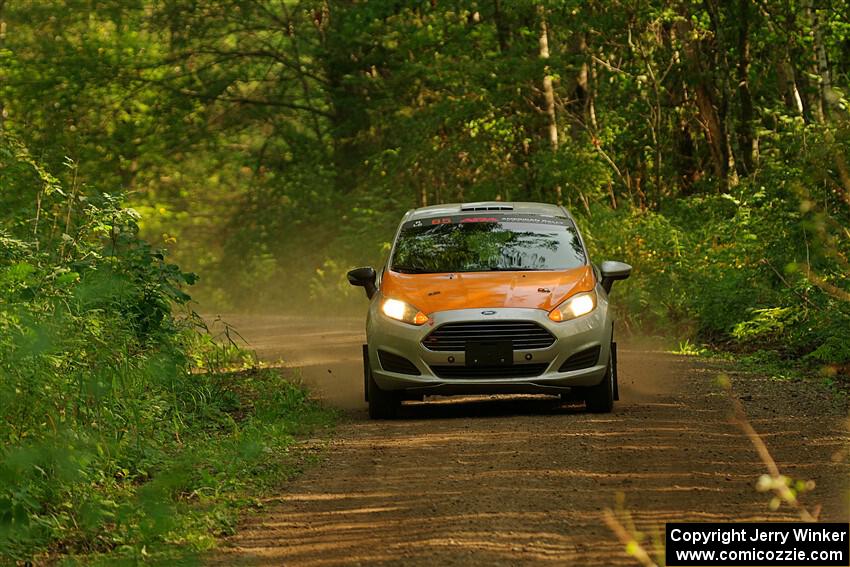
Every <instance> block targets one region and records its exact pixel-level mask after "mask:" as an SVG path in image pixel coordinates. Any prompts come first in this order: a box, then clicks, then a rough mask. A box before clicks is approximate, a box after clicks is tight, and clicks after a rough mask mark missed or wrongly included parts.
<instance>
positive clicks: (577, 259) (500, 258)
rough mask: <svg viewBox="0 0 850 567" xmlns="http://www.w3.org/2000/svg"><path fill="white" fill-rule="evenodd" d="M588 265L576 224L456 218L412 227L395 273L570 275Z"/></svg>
mask: <svg viewBox="0 0 850 567" xmlns="http://www.w3.org/2000/svg"><path fill="white" fill-rule="evenodd" d="M585 263H586V258H585V254H584V249H583V248H582V245H581V241H580V240H579V237H578V231H577V230H576V227H575V225H574V224H573V222H572V220H570V219H568V218H566V217H548V216H537V215H488V216H487V217H475V216H453V217H444V218H434V219H419V220H415V221H409V222H406V223H405V224H404V225H403V226H402V228H401V232H400V233H399V236H398V240H397V241H396V245H395V251H394V253H393V257H392V261H391V263H390V269H392V270H393V271H396V272H402V273H411V274H428V273H447V272H491V271H529V270H568V269H570V268H576V267H579V266H582V265H584V264H585Z"/></svg>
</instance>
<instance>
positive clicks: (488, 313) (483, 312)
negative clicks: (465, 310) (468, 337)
mask: <svg viewBox="0 0 850 567" xmlns="http://www.w3.org/2000/svg"><path fill="white" fill-rule="evenodd" d="M481 314H482V315H495V314H496V312H495V311H482V312H481Z"/></svg>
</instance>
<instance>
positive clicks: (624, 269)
mask: <svg viewBox="0 0 850 567" xmlns="http://www.w3.org/2000/svg"><path fill="white" fill-rule="evenodd" d="M599 271H600V272H602V289H604V290H605V292H606V293H608V292H610V291H611V286H612V285H613V284H614V282H615V281H617V280H624V279H626V278H627V277H629V275H630V274H631V273H632V267H631V266H629V265H628V264H624V263H623V262H612V261H610V260H608V261H605V262H602V265H601V266H599Z"/></svg>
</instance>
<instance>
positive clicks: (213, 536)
mask: <svg viewBox="0 0 850 567" xmlns="http://www.w3.org/2000/svg"><path fill="white" fill-rule="evenodd" d="M283 372H284V371H282V370H278V369H267V368H266V369H251V370H243V371H238V372H227V373H216V374H211V375H209V376H205V378H206V379H208V380H210V381H211V382H213V383H214V384H215V386H216V391H217V392H218V397H219V400H218V402H219V403H218V404H217V405H218V408H217V409H216V413H217V414H218V415H210V416H209V419H204V416H203V415H202V414H198V415H195V416H193V417H194V421H195V422H194V423H190V424H185V427H184V428H183V429H182V430H181V433H180V434H179V435H174V436H172V442H171V443H170V444H169V446H167V447H163V448H161V450H159V451H153V452H150V456H149V457H148V462H147V463H141V464H137V466H140V467H143V468H145V469H146V471H145V475H144V478H143V479H142V478H140V477H139V476H137V477H136V478H126V479H122V478H121V477H122V471H120V470H119V471H118V472H117V473H116V475H115V478H112V479H109V480H108V481H104V482H102V483H99V485H92V486H90V487H89V488H88V489H87V490H86V492H89V494H88V495H86V499H87V500H88V501H90V502H95V501H96V502H97V504H98V508H100V509H102V508H103V507H104V504H106V505H108V506H110V507H111V508H112V509H113V513H112V517H111V518H109V519H106V520H105V519H104V515H103V513H102V511H100V510H99V513H98V514H97V515H96V517H92V518H87V512H86V505H85V503H83V504H82V505H80V506H79V507H77V509H76V510H74V513H75V514H76V516H77V518H78V520H77V521H76V522H74V524H75V525H76V529H74V528H72V529H67V530H66V531H65V533H61V534H55V535H54V538H53V542H54V543H53V544H52V546H51V549H50V550H49V551H48V552H47V553H44V554H42V555H40V556H36V557H35V558H33V559H34V562H35V563H36V564H40V563H58V564H60V565H104V566H106V565H110V566H111V565H138V564H141V563H144V564H145V565H194V564H199V563H200V559H201V557H202V556H203V554H204V553H205V552H207V551H209V550H210V549H213V548H214V547H215V546H216V543H217V541H218V539H219V538H221V537H223V536H227V535H230V534H232V533H234V530H235V526H236V523H237V521H238V517H239V514H240V513H241V512H243V511H244V510H246V509H252V508H260V507H262V504H261V500H260V498H261V497H262V496H263V495H264V494H267V493H268V492H269V491H271V490H272V489H277V488H279V487H280V485H281V484H283V483H284V482H285V481H286V480H287V479H289V478H291V477H293V476H294V475H296V474H298V473H299V472H300V471H301V470H302V468H303V467H304V466H305V465H306V464H308V463H309V462H311V461H313V460H316V459H317V458H318V456H319V454H320V451H317V450H315V449H316V448H315V446H314V447H313V449H305V448H301V447H298V446H297V445H298V439H299V438H303V437H305V436H308V435H309V436H314V437H317V438H319V439H322V438H324V437H326V436H327V435H328V434H329V431H330V429H331V428H332V427H333V426H334V424H335V422H336V420H337V413H336V412H335V411H333V410H330V409H327V408H325V407H323V406H321V405H320V404H319V403H317V402H316V401H314V400H313V399H311V398H310V397H309V394H308V392H307V391H306V390H305V389H304V388H303V387H301V385H300V384H299V381H298V375H297V373H295V374H293V373H292V372H290V371H286V372H288V374H287V375H285V374H283ZM164 426H165V427H167V425H166V424H164ZM75 507H76V505H75ZM0 563H2V560H0Z"/></svg>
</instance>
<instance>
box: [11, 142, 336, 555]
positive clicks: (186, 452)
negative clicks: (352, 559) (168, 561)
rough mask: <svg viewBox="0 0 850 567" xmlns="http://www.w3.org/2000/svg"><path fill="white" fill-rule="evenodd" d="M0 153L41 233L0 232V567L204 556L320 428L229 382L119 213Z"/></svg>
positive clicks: (273, 391) (190, 279)
mask: <svg viewBox="0 0 850 567" xmlns="http://www.w3.org/2000/svg"><path fill="white" fill-rule="evenodd" d="M0 155H2V156H3V159H4V164H3V165H4V167H3V168H2V169H0V171H2V174H0V177H3V178H5V179H8V180H10V181H12V182H14V184H15V185H14V186H15V187H16V189H17V190H18V191H19V193H18V194H17V195H16V197H18V196H27V195H29V196H31V197H32V198H33V201H32V202H30V203H29V207H30V211H31V212H35V218H37V219H38V222H36V221H35V220H32V221H29V222H23V223H19V224H16V223H15V221H16V220H19V219H21V218H24V219H26V218H27V216H24V215H20V214H19V213H18V212H17V211H13V212H12V214H11V215H10V216H9V217H7V218H4V219H3V220H4V223H7V224H6V226H8V227H9V229H8V230H7V231H6V232H0V557H2V558H5V559H10V560H18V561H26V560H30V559H32V558H33V557H36V556H40V555H43V554H53V553H65V554H77V553H81V554H90V553H117V554H118V555H122V556H127V557H135V558H137V559H141V558H142V555H144V554H145V553H146V551H145V550H146V549H151V550H153V549H154V548H157V549H159V548H162V546H163V545H164V544H168V543H174V544H176V543H178V542H182V543H184V544H185V546H184V547H185V548H186V550H187V551H192V550H194V551H197V550H200V549H202V548H204V547H208V546H209V545H211V542H212V541H213V540H212V538H211V535H210V533H211V530H218V529H221V526H222V524H223V523H224V522H225V520H226V519H227V518H230V517H231V516H232V513H228V512H227V510H226V506H225V505H226V502H227V501H228V500H229V499H231V498H235V497H239V496H240V495H243V494H247V493H249V492H250V490H256V489H257V487H258V484H260V483H261V482H259V481H262V482H266V481H269V479H270V478H271V477H272V476H273V475H272V472H271V471H278V472H279V473H280V474H282V473H283V468H282V465H280V464H275V463H273V462H272V460H273V458H272V457H273V455H274V454H275V452H278V451H282V450H284V449H285V448H286V447H287V446H288V445H289V444H291V442H292V435H293V434H294V433H296V432H298V431H300V430H303V428H305V427H310V426H312V425H315V424H318V422H321V421H326V420H327V418H326V416H325V414H323V413H322V412H321V411H320V410H319V409H318V408H316V407H315V406H314V405H313V404H312V403H311V402H309V400H308V399H307V397H306V394H305V393H304V392H303V391H301V390H300V389H298V388H297V387H295V386H293V385H291V384H290V383H288V382H286V381H284V380H283V379H282V378H281V376H280V375H278V374H277V373H273V372H249V373H237V374H232V373H225V370H226V369H227V368H228V367H229V366H231V365H232V364H233V363H234V362H237V363H243V364H244V363H245V362H246V359H245V358H244V353H243V352H241V351H239V350H238V349H235V348H234V347H233V346H232V345H230V346H219V343H218V342H216V341H213V340H212V338H211V337H210V336H209V335H208V334H206V333H205V327H203V324H202V322H200V321H199V320H198V319H197V317H196V316H195V315H194V314H192V313H191V312H190V311H188V310H186V307H185V306H186V305H187V302H188V301H189V299H190V298H189V295H187V293H186V292H185V291H184V290H185V288H186V287H187V286H189V285H191V284H192V283H194V281H195V276H194V275H193V274H189V273H185V272H183V271H181V270H180V268H178V267H177V266H176V265H174V264H171V263H168V262H167V261H166V258H165V253H164V252H163V251H161V250H157V249H155V248H153V247H152V246H151V245H150V244H149V243H148V242H146V241H145V240H143V239H141V238H140V237H139V235H138V233H139V226H138V222H139V215H138V214H137V213H136V212H135V211H134V210H133V209H128V208H125V207H123V206H122V204H121V198H119V197H117V196H112V195H109V194H90V195H74V194H73V192H70V191H67V190H65V189H64V188H63V186H62V185H61V184H60V183H59V182H58V180H57V179H56V178H54V177H53V176H51V175H50V174H48V173H47V172H46V170H44V169H42V168H41V166H40V165H38V164H37V163H36V162H35V160H33V159H32V157H31V156H30V154H29V152H27V151H26V149H25V148H24V146H23V145H21V144H20V143H19V142H17V141H15V140H10V139H8V138H7V137H3V138H0ZM19 202H20V206H21V207H22V208H25V205H26V201H25V200H24V199H20V201H19ZM28 216H29V217H30V218H33V217H32V216H31V215H28ZM57 225H59V226H62V227H64V230H63V229H59V228H57ZM13 233H14V234H16V235H17V236H13ZM181 309H182V310H184V314H183V315H180V316H178V312H177V310H181ZM196 369H203V370H204V371H205V372H204V373H200V372H197V371H195V370H196ZM317 420H318V421H317ZM275 474H278V473H275ZM258 479H259V480H258ZM196 501H202V502H204V503H205V507H204V508H201V509H197V508H195V507H193V506H190V504H191V503H192V502H196ZM223 506H224V508H222V507H223ZM219 516H220V518H219ZM187 538H188V541H185V540H187ZM151 552H153V551H151Z"/></svg>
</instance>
